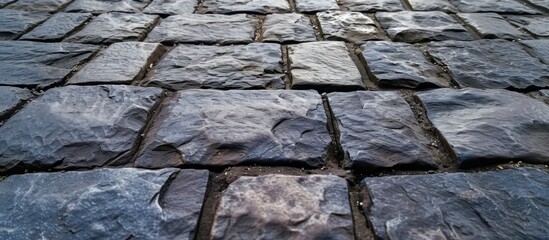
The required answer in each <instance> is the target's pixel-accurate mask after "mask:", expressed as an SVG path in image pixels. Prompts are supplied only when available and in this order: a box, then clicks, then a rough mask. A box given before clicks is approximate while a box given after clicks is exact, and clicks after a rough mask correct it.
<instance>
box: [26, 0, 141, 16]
mask: <svg viewBox="0 0 549 240" xmlns="http://www.w3.org/2000/svg"><path fill="white" fill-rule="evenodd" d="M29 1H31V0H29ZM150 2H151V0H115V1H111V0H107V1H105V0H75V1H74V2H73V3H71V5H69V6H68V7H67V9H66V10H65V11H67V12H89V13H105V12H129V13H137V12H141V10H143V8H144V7H145V6H147V5H148V4H149V3H150Z"/></svg>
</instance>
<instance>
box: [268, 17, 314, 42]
mask: <svg viewBox="0 0 549 240" xmlns="http://www.w3.org/2000/svg"><path fill="white" fill-rule="evenodd" d="M262 30H263V34H262V40H263V41H264V42H277V43H287V42H314V41H316V36H315V31H314V30H313V27H312V26H311V22H310V20H309V18H308V17H306V16H305V15H301V14H296V13H283V14H269V15H267V17H266V18H265V22H263V27H262Z"/></svg>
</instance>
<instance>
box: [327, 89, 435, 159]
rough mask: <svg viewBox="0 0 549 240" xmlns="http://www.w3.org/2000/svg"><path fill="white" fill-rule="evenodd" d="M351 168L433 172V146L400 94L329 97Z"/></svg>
mask: <svg viewBox="0 0 549 240" xmlns="http://www.w3.org/2000/svg"><path fill="white" fill-rule="evenodd" d="M328 100H329V102H330V107H331V109H332V112H333V114H334V116H335V117H336V122H337V125H338V129H339V135H340V137H339V138H340V142H341V146H342V148H343V152H344V154H345V161H346V163H347V165H348V166H350V167H352V168H354V169H355V170H372V169H376V168H402V167H405V168H415V169H433V168H436V164H435V162H434V161H433V159H432V158H431V156H430V154H429V149H428V148H427V145H429V142H428V140H427V138H426V137H425V136H424V135H423V133H422V130H421V128H420V127H419V124H418V123H417V121H416V120H415V117H414V113H413V112H412V110H411V109H410V106H409V105H408V103H406V101H404V99H403V98H402V97H401V96H400V94H399V93H398V92H389V91H376V92H373V91H357V92H348V93H342V92H338V93H329V94H328Z"/></svg>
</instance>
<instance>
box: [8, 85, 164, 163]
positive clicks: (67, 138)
mask: <svg viewBox="0 0 549 240" xmlns="http://www.w3.org/2000/svg"><path fill="white" fill-rule="evenodd" d="M160 94H161V90H160V89H157V88H141V87H134V86H122V85H118V86H68V87H61V88H53V89H50V90H48V91H46V92H45V94H44V95H42V96H41V97H39V98H37V99H35V100H34V101H32V102H31V103H29V104H28V105H27V106H25V108H23V109H22V110H21V111H19V112H17V113H16V114H15V115H14V116H13V117H11V118H10V119H8V121H7V122H6V123H5V124H4V125H3V126H2V127H0V169H3V170H10V169H19V170H21V169H26V170H40V169H42V170H43V169H51V168H55V169H65V168H75V167H80V168H92V167H97V166H105V165H120V164H126V163H128V162H129V161H130V158H131V157H132V155H133V148H134V145H135V143H136V141H137V140H138V139H139V137H140V136H139V135H140V134H141V132H142V130H143V129H144V127H145V125H146V124H147V118H148V116H149V115H150V114H152V108H153V106H154V105H155V104H156V102H157V100H158V99H159V98H160Z"/></svg>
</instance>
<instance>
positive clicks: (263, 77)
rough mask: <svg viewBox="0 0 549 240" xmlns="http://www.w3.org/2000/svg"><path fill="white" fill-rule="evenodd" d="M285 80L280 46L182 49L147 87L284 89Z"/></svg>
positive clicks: (165, 60)
mask: <svg viewBox="0 0 549 240" xmlns="http://www.w3.org/2000/svg"><path fill="white" fill-rule="evenodd" d="M283 78H284V72H283V68H282V51H281V49H280V45H278V44H274V43H251V44H248V45H234V46H197V45H179V46H177V47H176V48H175V49H173V50H172V51H170V52H169V53H168V54H167V55H166V57H164V58H163V59H162V60H160V61H159V62H158V64H156V66H154V68H153V69H152V70H151V71H150V72H149V76H148V77H147V79H146V85H149V86H159V87H163V88H169V89H172V90H182V89H189V88H216V89H273V88H274V89H284V87H285V83H284V80H283Z"/></svg>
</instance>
